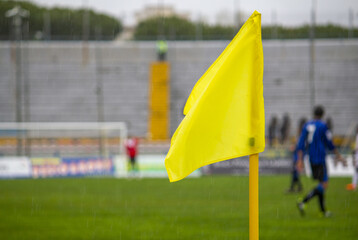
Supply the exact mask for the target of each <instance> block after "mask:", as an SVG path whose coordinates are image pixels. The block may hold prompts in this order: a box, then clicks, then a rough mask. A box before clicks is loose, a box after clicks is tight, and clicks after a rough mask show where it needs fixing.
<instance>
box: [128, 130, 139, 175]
mask: <svg viewBox="0 0 358 240" xmlns="http://www.w3.org/2000/svg"><path fill="white" fill-rule="evenodd" d="M125 146H126V150H127V156H128V157H129V159H130V163H131V171H133V170H136V157H137V152H138V140H137V139H136V138H133V137H132V138H128V140H127V141H126V144H125Z"/></svg>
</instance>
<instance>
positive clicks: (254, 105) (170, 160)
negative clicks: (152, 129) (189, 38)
mask: <svg viewBox="0 0 358 240" xmlns="http://www.w3.org/2000/svg"><path fill="white" fill-rule="evenodd" d="M262 79H263V50H262V42H261V14H260V13H259V12H257V11H255V12H254V13H253V14H252V15H251V17H250V18H249V19H248V20H247V21H246V23H245V24H244V25H243V26H242V28H241V29H240V31H239V33H238V34H237V35H236V36H235V38H234V39H233V40H232V41H231V43H230V44H229V45H228V46H227V47H226V49H225V50H224V51H223V52H222V53H221V55H220V56H219V57H218V59H216V61H215V62H214V63H213V64H212V65H211V66H210V68H209V69H208V70H207V71H206V72H205V74H204V75H203V76H202V77H201V78H200V79H199V81H198V82H197V83H196V85H195V87H194V89H193V90H192V92H191V94H190V96H189V98H188V100H187V102H186V105H185V108H184V114H185V115H186V116H185V118H184V119H183V121H182V122H181V123H180V125H179V127H178V128H177V130H176V131H175V133H174V135H173V137H172V140H171V146H170V149H169V152H168V154H167V156H166V158H165V166H166V169H167V172H168V176H169V180H170V181H171V182H174V181H178V180H181V179H183V178H185V177H186V176H188V175H189V174H190V173H191V172H193V171H194V170H196V169H198V168H200V167H202V166H205V165H208V164H212V163H215V162H219V161H223V160H228V159H232V158H236V157H241V156H246V155H252V154H256V153H259V152H262V151H264V148H265V110H264V99H263V83H262Z"/></svg>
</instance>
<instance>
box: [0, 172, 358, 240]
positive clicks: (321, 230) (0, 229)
mask: <svg viewBox="0 0 358 240" xmlns="http://www.w3.org/2000/svg"><path fill="white" fill-rule="evenodd" d="M349 181H350V179H349V178H332V179H331V181H330V186H329V190H328V192H327V207H328V209H329V210H331V211H332V213H333V216H332V217H331V218H320V217H319V216H318V200H317V199H313V200H312V201H311V202H310V204H309V205H308V208H307V211H308V213H307V215H306V216H305V217H301V216H300V215H299V214H298V211H297V209H296V205H295V202H296V198H297V197H298V196H300V195H297V194H290V195H287V194H284V191H285V189H286V188H287V187H288V185H289V176H288V175H285V176H261V177H260V239H261V240H263V239H270V240H271V239H275V240H277V239H290V240H295V239H297V240H302V239H315V240H316V239H344V240H349V239H358V191H357V192H348V191H346V190H345V185H346V184H347V183H349ZM303 182H304V186H305V192H307V191H308V190H309V189H311V188H312V187H313V186H314V185H315V183H314V182H313V181H312V180H310V179H308V178H303ZM248 191H249V189H248V176H212V177H211V176H210V177H202V178H192V179H184V180H182V181H179V182H177V183H169V182H168V180H167V179H112V178H78V179H24V180H1V181H0V239H4V240H10V239H21V240H23V239H46V240H48V239H218V240H222V239H248V237H249V236H248V235H249V234H248V229H249V227H248V223H249V216H248V206H249V205H248V204H249V202H248Z"/></svg>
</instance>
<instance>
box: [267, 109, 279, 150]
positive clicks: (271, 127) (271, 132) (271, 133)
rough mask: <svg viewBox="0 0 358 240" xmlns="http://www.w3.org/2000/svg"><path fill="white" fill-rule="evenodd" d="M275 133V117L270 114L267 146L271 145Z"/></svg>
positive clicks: (274, 138)
mask: <svg viewBox="0 0 358 240" xmlns="http://www.w3.org/2000/svg"><path fill="white" fill-rule="evenodd" d="M276 133H277V117H276V116H272V117H271V120H270V123H269V127H268V137H269V146H270V147H272V146H273V145H274V142H275V140H276Z"/></svg>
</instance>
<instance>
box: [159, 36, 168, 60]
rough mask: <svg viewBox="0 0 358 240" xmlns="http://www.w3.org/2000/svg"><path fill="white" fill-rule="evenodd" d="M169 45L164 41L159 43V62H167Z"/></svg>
mask: <svg viewBox="0 0 358 240" xmlns="http://www.w3.org/2000/svg"><path fill="white" fill-rule="evenodd" d="M167 52H168V44H167V42H166V41H164V40H159V41H157V54H158V60H159V61H165V60H166V58H167Z"/></svg>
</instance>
